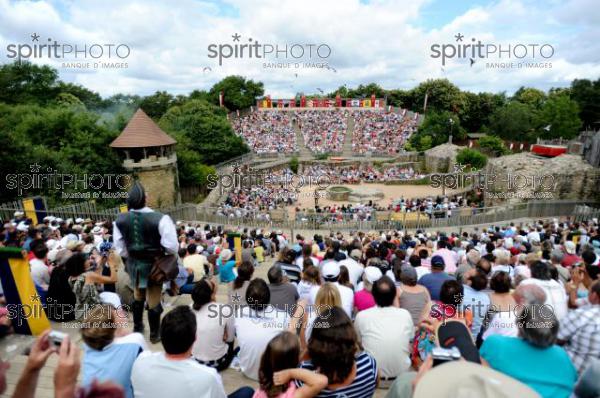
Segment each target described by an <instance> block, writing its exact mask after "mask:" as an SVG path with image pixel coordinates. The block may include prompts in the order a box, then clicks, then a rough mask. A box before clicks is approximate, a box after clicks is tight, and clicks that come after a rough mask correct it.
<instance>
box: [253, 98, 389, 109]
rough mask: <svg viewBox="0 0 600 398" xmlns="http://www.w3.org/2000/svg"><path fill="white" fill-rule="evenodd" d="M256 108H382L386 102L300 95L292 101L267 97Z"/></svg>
mask: <svg viewBox="0 0 600 398" xmlns="http://www.w3.org/2000/svg"><path fill="white" fill-rule="evenodd" d="M256 106H257V108H259V109H269V108H279V109H282V108H384V109H387V107H386V101H385V100H384V99H381V98H375V96H374V95H372V96H371V97H370V98H341V97H340V96H339V95H336V97H335V98H306V96H304V95H302V96H300V97H298V98H293V99H289V98H288V99H285V98H279V99H271V97H270V96H267V97H265V98H263V99H259V100H258V101H256Z"/></svg>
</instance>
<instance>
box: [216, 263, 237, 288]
mask: <svg viewBox="0 0 600 398" xmlns="http://www.w3.org/2000/svg"><path fill="white" fill-rule="evenodd" d="M217 265H218V266H219V277H220V278H221V282H222V283H228V282H231V281H233V280H234V279H235V273H234V272H233V268H234V267H235V260H229V261H227V262H226V263H225V264H223V263H222V262H221V258H220V257H219V259H218V260H217Z"/></svg>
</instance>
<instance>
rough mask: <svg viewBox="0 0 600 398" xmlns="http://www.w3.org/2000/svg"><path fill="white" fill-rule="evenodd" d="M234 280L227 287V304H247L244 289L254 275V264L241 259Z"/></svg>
mask: <svg viewBox="0 0 600 398" xmlns="http://www.w3.org/2000/svg"><path fill="white" fill-rule="evenodd" d="M237 271H238V272H237V276H236V277H235V280H234V281H233V282H231V285H230V286H229V287H228V290H229V292H228V300H229V304H237V305H241V304H248V303H246V290H247V289H248V285H249V284H250V280H251V279H252V275H254V265H252V263H251V262H249V261H243V262H242V263H241V264H240V266H239V267H238V270H237Z"/></svg>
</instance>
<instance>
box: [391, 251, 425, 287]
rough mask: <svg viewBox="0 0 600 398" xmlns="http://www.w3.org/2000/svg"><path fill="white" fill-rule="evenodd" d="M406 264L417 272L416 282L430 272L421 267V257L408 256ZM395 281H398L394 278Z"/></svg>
mask: <svg viewBox="0 0 600 398" xmlns="http://www.w3.org/2000/svg"><path fill="white" fill-rule="evenodd" d="M425 253H427V251H426V250H425ZM408 263H409V264H410V265H411V266H412V267H413V268H414V269H415V271H416V272H417V280H419V279H420V278H421V277H422V276H423V275H426V274H429V273H430V272H431V270H430V269H429V268H426V267H424V266H423V265H422V262H421V257H419V256H417V255H415V254H413V255H412V256H410V257H409V258H408ZM396 280H398V279H397V278H396Z"/></svg>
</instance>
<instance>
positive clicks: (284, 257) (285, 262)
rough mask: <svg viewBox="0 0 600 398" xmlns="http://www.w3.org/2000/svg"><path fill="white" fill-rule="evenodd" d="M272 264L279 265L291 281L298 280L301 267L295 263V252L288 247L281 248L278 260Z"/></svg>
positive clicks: (295, 282) (295, 281) (296, 281)
mask: <svg viewBox="0 0 600 398" xmlns="http://www.w3.org/2000/svg"><path fill="white" fill-rule="evenodd" d="M273 266H279V267H280V268H281V270H282V271H283V272H285V275H286V276H287V278H288V280H289V281H290V282H291V283H294V284H297V283H298V282H300V274H301V273H302V267H301V266H299V265H298V264H296V252H294V250H292V249H290V248H289V247H285V248H283V249H282V250H281V252H280V253H279V260H278V261H276V262H275V264H273Z"/></svg>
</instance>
